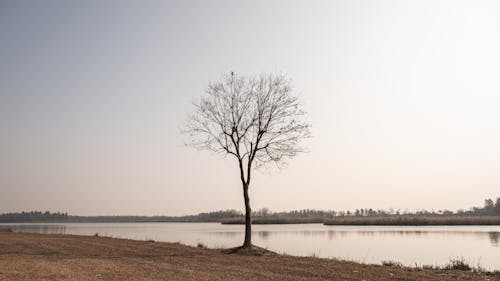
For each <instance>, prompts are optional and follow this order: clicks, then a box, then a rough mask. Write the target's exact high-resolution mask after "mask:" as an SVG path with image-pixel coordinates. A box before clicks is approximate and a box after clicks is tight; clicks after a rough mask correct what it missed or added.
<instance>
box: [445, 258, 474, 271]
mask: <svg viewBox="0 0 500 281" xmlns="http://www.w3.org/2000/svg"><path fill="white" fill-rule="evenodd" d="M445 269H452V270H464V271H471V270H472V267H471V266H470V265H469V264H467V262H466V261H465V259H464V258H455V259H450V263H449V264H448V265H446V267H445Z"/></svg>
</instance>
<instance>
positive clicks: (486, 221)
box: [221, 216, 500, 226]
mask: <svg viewBox="0 0 500 281" xmlns="http://www.w3.org/2000/svg"><path fill="white" fill-rule="evenodd" d="M221 223H222V224H244V223H245V221H244V219H243V218H233V219H226V220H223V221H222V222H221ZM306 223H322V224H325V225H381V226H382V225H395V226H397V225H401V226H403V225H411V226H424V225H500V216H467V217H462V216H390V217H355V216H352V217H351V216H344V217H334V218H314V217H312V218H280V217H272V216H270V217H256V218H254V219H253V220H252V224H306Z"/></svg>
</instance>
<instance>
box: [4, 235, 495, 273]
mask: <svg viewBox="0 0 500 281" xmlns="http://www.w3.org/2000/svg"><path fill="white" fill-rule="evenodd" d="M226 251H227V250H214V249H203V248H196V247H188V246H184V245H181V244H175V243H161V242H147V241H134V240H126V239H115V238H108V237H93V236H76V235H43V234H27V233H0V280H1V281H7V280H26V281H31V280H41V281H45V280H74V281H82V280H110V281H114V280H116V281H118V280H120V281H127V280H149V281H155V280H172V281H181V280H214V281H218V280H236V281H237V280H245V281H252V280H313V281H316V280H382V281H383V280H424V281H425V280H445V281H446V280H453V281H460V280H491V281H493V280H500V276H497V275H493V274H489V275H487V274H484V273H474V272H470V271H459V270H443V269H416V268H405V267H390V266H382V265H363V264H358V263H354V262H347V261H338V260H332V259H318V258H308V257H292V256H286V255H278V254H263V255H246V254H245V253H242V254H240V253H233V254H228V253H226Z"/></svg>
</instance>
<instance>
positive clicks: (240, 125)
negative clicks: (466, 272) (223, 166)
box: [186, 73, 310, 181]
mask: <svg viewBox="0 0 500 281" xmlns="http://www.w3.org/2000/svg"><path fill="white" fill-rule="evenodd" d="M206 92H207V94H208V95H207V96H205V97H203V98H202V99H201V100H200V101H199V102H198V103H195V107H196V112H195V113H194V114H193V115H191V116H190V118H189V121H188V125H187V128H186V132H187V133H188V134H189V135H190V142H189V143H188V144H189V145H191V146H194V147H196V148H200V149H208V150H211V151H215V152H221V153H227V154H230V155H233V156H235V157H236V158H237V159H238V161H240V163H241V164H242V165H245V164H246V165H247V177H249V173H250V170H251V168H252V165H253V164H255V166H257V167H258V166H262V165H263V164H266V163H270V162H274V163H276V164H277V165H278V166H281V165H283V164H284V163H286V160H287V159H289V158H291V157H293V156H295V155H296V154H297V153H299V152H302V151H304V148H303V147H301V146H300V145H299V142H300V140H301V139H304V138H308V137H309V136H310V131H309V128H310V126H309V125H308V124H307V123H306V122H305V119H304V114H305V112H304V111H303V110H302V109H301V106H300V105H301V104H300V101H299V98H298V97H297V96H296V95H295V94H294V93H293V91H292V87H291V81H290V80H289V79H288V78H287V77H286V76H285V75H273V74H271V75H260V76H258V77H249V78H248V77H240V76H238V75H236V74H233V73H231V74H230V75H228V76H226V77H224V79H223V80H222V82H216V83H210V84H209V86H208V88H207V90H206ZM242 176H244V175H242ZM247 181H249V178H247Z"/></svg>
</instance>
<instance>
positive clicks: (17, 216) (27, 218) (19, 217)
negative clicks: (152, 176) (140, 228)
mask: <svg viewBox="0 0 500 281" xmlns="http://www.w3.org/2000/svg"><path fill="white" fill-rule="evenodd" d="M238 216H241V212H238V211H235V210H226V211H216V212H209V213H199V214H197V215H188V216H72V215H68V214H67V213H59V212H57V213H51V212H39V211H32V212H21V213H4V214H0V222H2V223H9V222H16V223H17V222H220V221H221V220H223V219H225V218H233V217H238Z"/></svg>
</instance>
